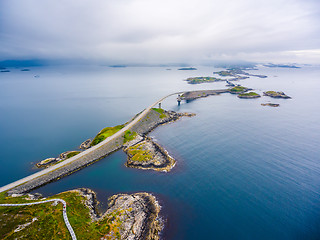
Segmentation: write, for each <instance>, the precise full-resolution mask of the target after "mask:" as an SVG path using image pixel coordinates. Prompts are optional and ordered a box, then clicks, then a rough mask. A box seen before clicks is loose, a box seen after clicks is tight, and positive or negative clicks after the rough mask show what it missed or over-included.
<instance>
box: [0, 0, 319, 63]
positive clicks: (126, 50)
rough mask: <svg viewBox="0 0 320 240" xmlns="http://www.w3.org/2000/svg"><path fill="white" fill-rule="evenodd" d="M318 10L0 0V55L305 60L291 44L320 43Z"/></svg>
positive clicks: (296, 2) (245, 2)
mask: <svg viewBox="0 0 320 240" xmlns="http://www.w3.org/2000/svg"><path fill="white" fill-rule="evenodd" d="M319 11H320V4H319V1H316V0H269V1H265V0H263V1H262V0H215V1H212V0H162V1H160V0H109V1H104V0H41V1H39V0H2V1H1V2H0V20H1V22H0V58H1V59H8V58H47V59H88V60H90V59H91V60H101V61H116V62H150V63H165V62H174V61H189V62H190V61H191V62H192V61H195V62H196V61H198V62H201V61H202V60H208V59H210V58H212V59H215V58H223V57H225V58H232V57H247V58H249V59H244V60H255V59H261V58H263V56H264V55H265V57H266V58H270V56H271V55H272V56H273V55H274V54H276V53H279V55H281V53H284V52H285V53H286V54H282V55H281V56H286V57H288V59H290V58H291V57H292V56H293V55H294V56H296V57H297V58H298V57H299V58H301V61H303V59H302V57H301V56H302V55H301V54H298V55H297V54H294V53H295V52H294V51H300V53H301V51H302V52H304V53H305V55H303V56H306V55H308V54H309V55H310V54H318V51H316V49H320V46H319V45H320V41H319V36H320V31H319V30H320V29H319V28H320V27H319V26H320V24H319V23H320V21H319V20H320V19H319ZM312 49H313V50H314V51H306V50H312ZM271 53H272V54H271ZM290 53H292V54H293V55H292V56H291V57H290ZM257 56H258V57H257ZM317 56H318V55H317ZM310 59H313V60H314V59H317V58H314V57H311V58H310ZM266 60H268V59H266ZM284 60H285V58H284Z"/></svg>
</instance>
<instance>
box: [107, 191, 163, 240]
mask: <svg viewBox="0 0 320 240" xmlns="http://www.w3.org/2000/svg"><path fill="white" fill-rule="evenodd" d="M109 201H110V202H109V206H110V208H109V209H108V210H107V212H106V213H105V214H104V217H106V216H111V215H113V214H114V213H119V210H121V211H120V214H119V215H118V216H117V217H116V219H115V220H114V221H117V222H118V221H120V222H121V226H120V236H121V237H120V239H132V240H133V239H146V240H151V239H153V240H158V239H160V238H159V233H160V231H161V230H162V226H161V222H160V221H159V219H158V214H159V212H160V206H159V204H158V202H157V201H156V198H155V197H154V196H153V195H151V194H148V193H135V194H130V195H129V194H118V195H114V196H112V197H111V198H109ZM121 212H122V213H121ZM117 218H118V219H117ZM110 236H112V233H111V234H110V235H109V236H107V237H110Z"/></svg>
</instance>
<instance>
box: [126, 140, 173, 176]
mask: <svg viewBox="0 0 320 240" xmlns="http://www.w3.org/2000/svg"><path fill="white" fill-rule="evenodd" d="M139 139H141V137H140V138H139ZM123 151H124V152H125V153H126V154H127V156H128V159H127V162H126V164H125V165H126V166H127V167H131V168H139V169H145V170H148V169H152V170H155V171H162V172H168V171H170V170H171V169H172V168H173V167H174V165H175V162H176V161H175V160H174V159H173V158H172V157H171V156H170V155H169V154H168V152H167V151H166V150H165V149H164V148H163V147H161V146H160V145H159V144H157V143H155V142H154V141H152V139H151V138H149V137H145V138H142V139H141V140H140V141H138V142H136V143H135V144H131V145H130V146H128V147H125V148H124V149H123Z"/></svg>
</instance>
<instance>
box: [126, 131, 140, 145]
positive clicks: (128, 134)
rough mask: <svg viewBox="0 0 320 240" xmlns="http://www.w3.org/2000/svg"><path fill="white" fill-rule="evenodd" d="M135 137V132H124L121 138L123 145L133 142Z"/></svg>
mask: <svg viewBox="0 0 320 240" xmlns="http://www.w3.org/2000/svg"><path fill="white" fill-rule="evenodd" d="M136 136H137V133H136V132H131V131H130V130H127V131H125V133H124V136H123V143H126V142H129V141H131V140H133V139H134V138H135V137H136Z"/></svg>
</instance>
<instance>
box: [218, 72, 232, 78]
mask: <svg viewBox="0 0 320 240" xmlns="http://www.w3.org/2000/svg"><path fill="white" fill-rule="evenodd" d="M215 73H216V74H219V76H221V77H229V76H233V74H232V73H231V72H230V71H220V72H215Z"/></svg>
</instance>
